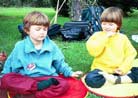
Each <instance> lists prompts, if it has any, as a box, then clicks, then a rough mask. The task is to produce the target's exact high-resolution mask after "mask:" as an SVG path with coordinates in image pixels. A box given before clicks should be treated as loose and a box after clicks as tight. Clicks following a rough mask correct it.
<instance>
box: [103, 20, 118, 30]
mask: <svg viewBox="0 0 138 98" xmlns="http://www.w3.org/2000/svg"><path fill="white" fill-rule="evenodd" d="M101 26H102V29H103V31H104V32H117V27H118V26H117V24H115V23H114V22H102V24H101Z"/></svg>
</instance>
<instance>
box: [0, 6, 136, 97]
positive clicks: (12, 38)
mask: <svg viewBox="0 0 138 98" xmlns="http://www.w3.org/2000/svg"><path fill="white" fill-rule="evenodd" d="M0 9H1V11H0V51H3V50H4V51H6V52H7V54H8V55H9V54H10V52H11V51H12V49H13V47H14V45H15V43H16V42H17V41H19V40H21V35H20V33H19V32H18V29H17V25H18V24H21V23H22V19H23V17H24V16H25V15H26V14H27V13H28V12H31V11H34V10H37V11H41V12H44V13H45V14H47V15H48V17H49V19H50V20H51V19H52V18H53V16H54V15H55V11H54V9H52V8H29V7H25V8H3V7H0ZM67 21H70V19H69V18H65V17H61V16H59V17H58V21H57V22H58V23H59V24H61V25H63V24H64V23H65V22H67ZM137 23H138V11H137V10H135V13H133V14H131V15H130V17H125V18H124V20H123V26H122V30H123V31H124V32H125V34H126V35H127V36H128V37H129V38H130V40H131V35H133V34H138V25H137ZM53 40H54V41H55V42H56V43H57V45H58V46H59V48H60V49H61V50H62V51H63V53H64V55H65V60H66V62H68V64H69V65H70V66H71V67H72V68H73V70H81V71H83V72H84V73H86V72H88V71H89V69H90V65H91V62H92V59H93V58H92V57H91V56H90V55H89V54H88V52H87V50H86V47H85V43H86V41H71V42H65V41H62V39H61V37H60V36H58V37H56V38H54V39H53ZM131 42H132V44H133V45H134V47H135V48H136V49H137V50H138V45H137V43H136V42H134V41H132V40H131ZM87 98H99V97H97V96H94V95H92V94H89V95H88V97H87Z"/></svg>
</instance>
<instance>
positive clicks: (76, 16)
mask: <svg viewBox="0 0 138 98" xmlns="http://www.w3.org/2000/svg"><path fill="white" fill-rule="evenodd" d="M71 18H72V20H73V21H80V20H81V0H72V7H71Z"/></svg>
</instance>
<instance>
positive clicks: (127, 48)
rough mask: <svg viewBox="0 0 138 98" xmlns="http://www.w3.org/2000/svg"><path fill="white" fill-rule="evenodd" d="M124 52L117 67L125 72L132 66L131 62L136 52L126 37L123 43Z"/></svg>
mask: <svg viewBox="0 0 138 98" xmlns="http://www.w3.org/2000/svg"><path fill="white" fill-rule="evenodd" d="M124 52H125V59H124V61H123V63H122V64H121V66H120V67H119V69H120V70H121V71H122V72H123V74H126V73H127V72H128V71H129V70H130V69H131V68H132V62H133V61H134V59H135V57H136V55H137V52H136V50H135V48H134V47H133V46H132V44H131V42H130V41H129V39H128V38H127V37H126V40H125V44H124Z"/></svg>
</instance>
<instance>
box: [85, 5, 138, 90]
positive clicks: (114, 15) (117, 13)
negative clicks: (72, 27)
mask: <svg viewBox="0 0 138 98" xmlns="http://www.w3.org/2000/svg"><path fill="white" fill-rule="evenodd" d="M122 19H123V15H122V10H121V9H120V8H117V7H109V8H107V9H105V10H104V12H103V13H102V15H101V26H102V30H103V31H100V32H96V33H94V34H93V35H92V36H91V37H90V38H89V39H88V41H87V43H86V46H87V50H88V52H89V53H90V55H91V56H93V57H94V61H93V64H92V66H91V71H90V72H89V73H88V74H86V76H85V82H86V84H87V85H88V86H90V87H92V88H100V87H102V86H103V85H106V84H109V83H110V84H118V83H132V82H133V83H138V67H136V66H135V67H132V62H133V61H134V59H135V57H136V55H137V53H136V50H135V48H134V47H133V46H132V44H131V42H130V41H129V39H128V37H127V36H126V35H124V34H122V33H120V32H119V30H120V28H121V25H122Z"/></svg>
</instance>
